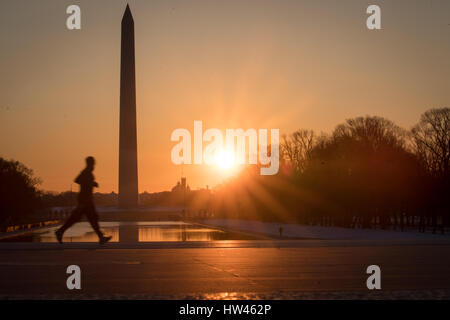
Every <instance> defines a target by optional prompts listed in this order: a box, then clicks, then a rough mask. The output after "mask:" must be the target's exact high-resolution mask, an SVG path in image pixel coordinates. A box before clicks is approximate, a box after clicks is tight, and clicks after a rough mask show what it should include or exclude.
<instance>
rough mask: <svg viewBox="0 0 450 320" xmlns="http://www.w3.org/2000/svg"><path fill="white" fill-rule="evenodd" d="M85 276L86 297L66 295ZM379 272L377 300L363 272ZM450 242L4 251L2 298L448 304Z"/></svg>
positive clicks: (12, 247) (16, 247)
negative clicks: (75, 274) (73, 279)
mask: <svg viewBox="0 0 450 320" xmlns="http://www.w3.org/2000/svg"><path fill="white" fill-rule="evenodd" d="M72 264H76V265H79V266H80V267H81V270H82V271H81V272H82V276H81V281H82V289H81V290H73V291H70V290H68V289H67V288H66V279H67V277H68V275H67V274H66V268H67V266H69V265H72ZM372 264H376V265H379V266H380V267H381V272H382V275H381V285H382V290H380V291H369V290H368V289H367V288H366V279H367V277H368V275H367V274H366V268H367V266H369V265H372ZM449 270H450V243H449V242H448V241H442V242H438V243H436V242H435V243H432V242H398V241H397V242H391V243H388V242H384V243H383V242H373V241H372V242H367V241H366V242H364V241H359V242H358V241H342V240H341V241H331V240H327V241H319V240H311V241H308V240H304V241H302V240H297V241H225V242H217V241H215V242H211V243H203V244H199V243H198V244H195V243H190V244H183V245H180V244H179V243H178V244H176V243H172V244H170V243H166V244H160V243H147V244H145V243H144V244H140V243H136V244H124V243H115V244H114V243H112V244H108V245H106V246H103V247H100V246H99V245H97V244H90V243H85V244H74V243H72V244H65V245H62V246H61V245H58V244H50V243H49V244H40V243H34V244H33V243H28V244H27V243H2V244H1V245H0V298H3V299H5V298H80V299H83V298H89V299H91V298H94V299H95V298H156V299H184V298H211V299H224V298H225V299H228V298H243V299H245V298H250V299H255V298H262V299H276V298H282V299H288V298H292V299H302V298H312V299H314V298H319V299H320V298H332V299H335V298H363V299H366V298H408V297H409V298H419V299H420V298H421V299H424V298H447V299H449V298H450V273H449Z"/></svg>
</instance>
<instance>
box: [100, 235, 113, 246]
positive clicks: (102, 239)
mask: <svg viewBox="0 0 450 320" xmlns="http://www.w3.org/2000/svg"><path fill="white" fill-rule="evenodd" d="M111 238H112V236H107V237H105V236H102V237H101V238H100V239H98V242H99V243H100V244H105V243H107V242H108V241H109V240H111Z"/></svg>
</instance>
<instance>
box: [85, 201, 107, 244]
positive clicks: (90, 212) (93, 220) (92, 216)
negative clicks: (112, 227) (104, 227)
mask: <svg viewBox="0 0 450 320" xmlns="http://www.w3.org/2000/svg"><path fill="white" fill-rule="evenodd" d="M85 214H86V217H87V219H88V221H89V223H90V224H91V226H92V229H94V231H95V233H97V235H98V237H99V238H102V237H103V232H102V231H101V230H100V226H99V224H98V214H97V211H96V210H95V206H94V205H93V204H92V205H89V206H86V208H85Z"/></svg>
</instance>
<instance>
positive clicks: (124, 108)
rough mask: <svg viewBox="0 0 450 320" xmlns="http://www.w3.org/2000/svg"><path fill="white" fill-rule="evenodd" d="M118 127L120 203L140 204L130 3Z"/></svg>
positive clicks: (125, 24) (123, 46)
mask: <svg viewBox="0 0 450 320" xmlns="http://www.w3.org/2000/svg"><path fill="white" fill-rule="evenodd" d="M119 130H120V137H119V207H121V208H130V207H137V205H138V175H137V138H136V79H135V64H134V21H133V16H132V15H131V11H130V7H129V6H128V5H127V8H126V9H125V13H124V14H123V18H122V40H121V58H120V128H119Z"/></svg>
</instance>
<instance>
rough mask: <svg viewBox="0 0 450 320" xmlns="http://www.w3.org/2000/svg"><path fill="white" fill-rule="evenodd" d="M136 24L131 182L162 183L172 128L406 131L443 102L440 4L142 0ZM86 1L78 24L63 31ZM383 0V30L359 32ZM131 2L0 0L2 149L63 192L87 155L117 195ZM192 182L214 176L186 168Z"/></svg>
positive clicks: (447, 19) (449, 85) (449, 12)
mask: <svg viewBox="0 0 450 320" xmlns="http://www.w3.org/2000/svg"><path fill="white" fill-rule="evenodd" d="M129 3H130V7H131V10H132V13H133V16H134V20H135V35H136V82H137V115H138V120H137V125H138V159H139V190H140V191H141V192H142V191H144V190H146V191H148V192H154V191H160V190H167V189H169V188H170V187H171V186H173V185H174V184H175V183H176V181H177V180H178V179H179V177H180V174H181V167H180V166H175V165H173V164H172V163H171V160H170V151H171V149H172V147H173V146H174V144H175V143H173V142H171V141H170V134H171V132H172V131H173V130H174V129H176V128H187V129H189V130H190V131H191V132H193V121H194V120H202V121H203V126H204V128H205V129H206V128H212V127H214V128H219V129H221V130H225V128H243V129H247V128H279V129H280V132H281V133H290V132H292V131H294V130H296V129H298V128H307V129H315V130H317V131H325V132H330V131H331V130H332V129H333V128H334V126H335V125H337V124H339V123H342V122H343V121H344V120H345V119H346V118H350V117H355V116H360V115H379V116H384V117H386V118H388V119H391V120H393V121H394V122H396V123H397V124H399V125H401V126H403V127H405V128H410V127H411V126H412V125H413V124H414V123H416V122H417V121H418V119H419V117H420V114H421V113H423V112H424V111H425V110H426V109H429V108H432V107H444V106H450V90H449V89H450V80H449V79H450V77H449V75H450V1H448V0H441V1H438V0H418V1H413V0H404V1H401V0H395V1H393V0H392V1H380V0H371V1H358V0H353V1H351V0H340V1H336V0H330V1H328V0H308V1H305V0H295V1H287V0H271V1H263V0H220V1H218V0H145V1H144V0H142V1H129ZM70 4H78V5H79V6H80V7H81V18H82V29H81V30H74V31H69V30H67V28H66V19H67V17H68V15H67V14H66V8H67V6H68V5H70ZM369 4H378V5H379V6H380V7H381V10H382V30H377V31H369V30H368V29H367V28H366V18H367V14H366V8H367V7H368V5H369ZM125 6H126V1H111V0H108V1H106V0H103V1H100V0H96V1H61V0H52V1H50V0H47V1H28V0H26V1H22V0H14V1H12V0H9V1H8V0H2V1H1V2H0V45H1V50H0V137H1V140H0V156H2V157H5V158H8V159H9V158H13V159H16V160H19V161H21V162H23V163H25V164H26V165H27V166H29V167H31V168H32V169H34V171H35V173H36V175H37V176H39V177H41V178H42V179H43V184H42V188H44V189H46V190H55V191H62V190H68V189H69V188H70V184H71V183H72V181H73V179H74V177H75V176H76V175H77V173H78V172H79V170H81V169H82V167H83V165H84V163H83V159H84V157H85V156H87V155H93V156H95V157H96V158H97V161H98V167H97V169H96V172H95V175H96V177H97V180H98V181H99V183H100V189H99V191H101V192H110V191H112V190H114V191H117V186H118V137H119V135H118V124H119V72H120V65H119V63H120V22H121V18H122V14H123V11H124V9H125ZM183 170H184V174H185V175H186V176H187V179H188V183H189V184H190V185H191V187H193V188H197V187H204V186H205V185H207V184H208V185H210V186H214V185H215V184H217V183H219V182H220V181H221V179H223V177H222V176H221V175H220V174H219V172H217V169H215V168H211V167H206V166H204V165H190V166H187V165H185V166H184V169H183Z"/></svg>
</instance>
